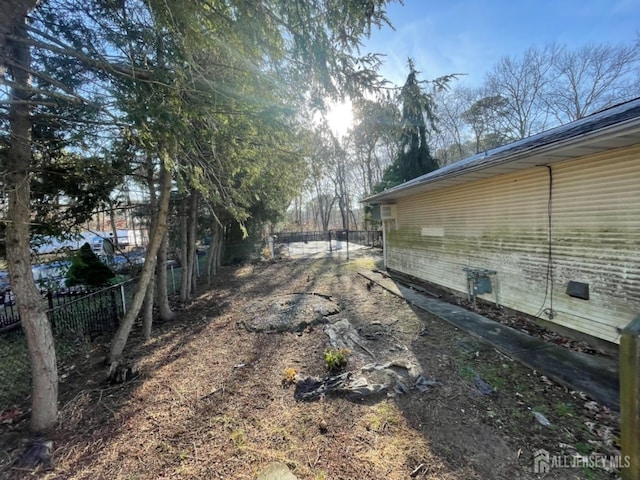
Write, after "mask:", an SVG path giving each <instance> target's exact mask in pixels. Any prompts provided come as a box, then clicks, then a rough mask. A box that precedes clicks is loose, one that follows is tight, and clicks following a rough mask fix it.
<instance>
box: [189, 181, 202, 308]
mask: <svg viewBox="0 0 640 480" xmlns="http://www.w3.org/2000/svg"><path fill="white" fill-rule="evenodd" d="M199 198H200V194H199V193H198V192H197V191H196V192H194V193H192V194H191V201H190V202H189V245H188V246H189V249H190V251H189V255H190V257H191V265H190V270H191V280H190V281H189V298H191V296H192V295H193V294H195V293H196V288H197V286H198V285H197V283H198V275H197V274H198V266H199V265H198V264H197V262H198V249H197V248H196V243H197V240H198V203H199V202H198V199H199Z"/></svg>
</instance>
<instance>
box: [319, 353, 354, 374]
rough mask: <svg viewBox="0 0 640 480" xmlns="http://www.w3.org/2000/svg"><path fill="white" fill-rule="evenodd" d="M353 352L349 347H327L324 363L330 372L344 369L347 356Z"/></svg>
mask: <svg viewBox="0 0 640 480" xmlns="http://www.w3.org/2000/svg"><path fill="white" fill-rule="evenodd" d="M349 353H351V352H350V351H349V349H348V348H339V349H336V348H327V349H326V350H325V351H324V363H325V365H326V366H327V370H328V371H329V373H336V372H340V371H341V370H344V368H345V367H346V366H347V356H348V355H349Z"/></svg>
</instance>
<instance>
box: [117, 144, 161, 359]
mask: <svg viewBox="0 0 640 480" xmlns="http://www.w3.org/2000/svg"><path fill="white" fill-rule="evenodd" d="M162 156H163V158H162V159H161V166H160V197H159V201H158V215H157V222H156V224H155V227H154V228H153V231H152V232H151V234H150V238H149V246H148V248H147V254H146V257H145V260H144V265H143V267H142V273H141V275H140V280H139V282H138V288H137V290H136V293H135V295H134V296H133V301H132V302H131V306H130V307H129V310H128V311H127V314H126V315H125V317H124V319H123V320H122V322H121V323H120V327H119V328H118V331H117V332H116V334H115V336H114V338H113V341H112V343H111V350H110V352H109V362H110V370H111V371H112V372H113V371H114V369H115V368H116V367H117V366H118V364H119V361H120V359H121V357H122V352H123V351H124V347H125V345H126V343H127V339H128V338H129V333H130V332H131V327H133V323H134V321H135V319H136V318H137V316H138V314H139V313H140V308H141V307H142V303H143V301H144V298H145V296H146V294H147V289H148V288H149V284H150V282H151V278H152V277H153V274H154V271H155V266H156V258H155V257H156V255H157V254H158V250H159V249H160V245H161V243H162V239H163V238H164V234H165V232H166V230H167V217H168V215H169V197H170V195H171V173H170V172H169V171H167V165H168V164H169V159H168V154H167V152H163V155H162Z"/></svg>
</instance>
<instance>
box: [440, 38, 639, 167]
mask: <svg viewBox="0 0 640 480" xmlns="http://www.w3.org/2000/svg"><path fill="white" fill-rule="evenodd" d="M639 44H640V40H637V41H636V45H623V44H619V45H609V44H588V45H585V46H583V47H580V48H578V49H569V48H567V47H562V46H558V45H556V44H548V45H545V46H544V47H542V48H534V47H532V48H529V49H528V50H526V51H525V52H524V53H523V54H522V55H520V56H512V57H504V58H501V59H500V60H499V61H498V62H497V63H496V64H495V65H494V66H493V67H492V68H491V69H490V70H489V73H488V74H487V76H486V78H485V80H484V82H483V83H482V84H481V85H480V87H478V88H476V89H469V88H465V87H463V86H458V87H457V88H455V89H453V90H452V91H451V92H448V93H446V94H444V95H439V96H438V97H437V98H436V101H437V110H436V114H437V120H438V124H437V125H438V134H437V135H436V137H435V141H434V146H435V152H436V156H437V157H438V158H439V159H440V161H441V165H442V164H446V163H451V162H453V161H457V160H459V159H461V158H464V157H466V156H468V155H470V154H473V153H478V152H482V151H486V150H489V149H491V148H495V147H497V146H500V145H504V144H506V143H509V142H511V141H515V140H518V139H521V138H525V137H528V136H531V135H534V134H536V133H539V132H542V131H544V130H546V129H549V128H552V127H555V126H558V125H562V124H564V123H567V122H571V121H574V120H577V119H579V118H582V117H585V116H587V115H590V114H592V113H595V112H597V111H599V110H602V109H604V108H607V107H610V106H612V105H615V104H617V103H621V102H624V101H626V100H630V99H632V98H635V97H638V96H640V50H639V49H638V45H639ZM443 160H444V161H443Z"/></svg>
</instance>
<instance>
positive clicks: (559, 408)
mask: <svg viewBox="0 0 640 480" xmlns="http://www.w3.org/2000/svg"><path fill="white" fill-rule="evenodd" d="M553 408H554V410H555V411H556V413H557V414H558V415H561V416H563V417H564V416H571V415H572V414H573V406H572V405H571V404H570V403H565V402H558V403H556V404H555V405H554V407H553Z"/></svg>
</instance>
